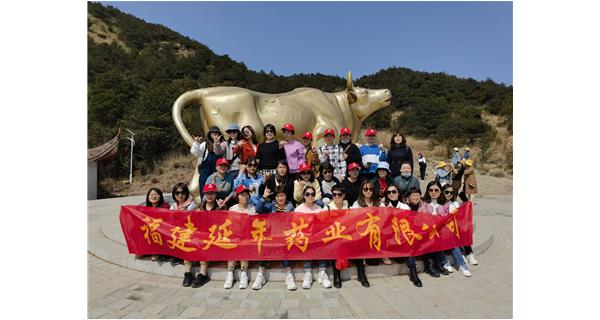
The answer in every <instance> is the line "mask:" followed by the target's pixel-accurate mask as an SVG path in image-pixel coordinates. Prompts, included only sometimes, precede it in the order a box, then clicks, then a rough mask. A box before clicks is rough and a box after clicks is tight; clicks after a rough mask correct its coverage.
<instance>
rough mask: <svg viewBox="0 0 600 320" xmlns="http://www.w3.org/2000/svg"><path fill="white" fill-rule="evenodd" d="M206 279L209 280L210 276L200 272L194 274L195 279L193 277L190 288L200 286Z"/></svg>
mask: <svg viewBox="0 0 600 320" xmlns="http://www.w3.org/2000/svg"><path fill="white" fill-rule="evenodd" d="M208 281H210V278H209V277H208V276H205V275H203V274H202V273H198V275H197V276H196V279H194V281H192V288H199V287H202V286H203V285H205V284H206V283H207V282H208Z"/></svg>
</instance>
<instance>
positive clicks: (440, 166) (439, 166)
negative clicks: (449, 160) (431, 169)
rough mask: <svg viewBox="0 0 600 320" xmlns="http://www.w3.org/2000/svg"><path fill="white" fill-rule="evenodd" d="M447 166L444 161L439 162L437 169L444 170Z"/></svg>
mask: <svg viewBox="0 0 600 320" xmlns="http://www.w3.org/2000/svg"><path fill="white" fill-rule="evenodd" d="M445 166H446V163H445V162H444V161H440V162H438V164H437V166H436V168H443V167H445Z"/></svg>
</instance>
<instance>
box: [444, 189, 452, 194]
mask: <svg viewBox="0 0 600 320" xmlns="http://www.w3.org/2000/svg"><path fill="white" fill-rule="evenodd" d="M453 193H454V190H446V191H444V194H453Z"/></svg>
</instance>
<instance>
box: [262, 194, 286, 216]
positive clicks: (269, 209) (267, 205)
mask: <svg viewBox="0 0 600 320" xmlns="http://www.w3.org/2000/svg"><path fill="white" fill-rule="evenodd" d="M285 211H286V212H294V205H293V204H292V202H291V201H288V202H287V203H286V204H285ZM256 212H257V213H273V212H276V211H275V200H273V201H269V200H268V199H265V198H263V197H261V198H260V200H259V201H258V205H256Z"/></svg>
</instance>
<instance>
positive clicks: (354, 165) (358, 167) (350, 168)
mask: <svg viewBox="0 0 600 320" xmlns="http://www.w3.org/2000/svg"><path fill="white" fill-rule="evenodd" d="M352 169H359V170H360V164H358V163H356V162H352V163H351V164H349V165H348V171H350V170H352Z"/></svg>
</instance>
